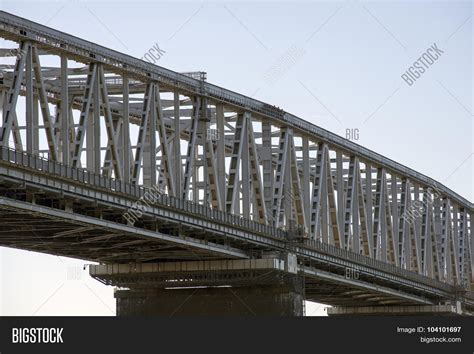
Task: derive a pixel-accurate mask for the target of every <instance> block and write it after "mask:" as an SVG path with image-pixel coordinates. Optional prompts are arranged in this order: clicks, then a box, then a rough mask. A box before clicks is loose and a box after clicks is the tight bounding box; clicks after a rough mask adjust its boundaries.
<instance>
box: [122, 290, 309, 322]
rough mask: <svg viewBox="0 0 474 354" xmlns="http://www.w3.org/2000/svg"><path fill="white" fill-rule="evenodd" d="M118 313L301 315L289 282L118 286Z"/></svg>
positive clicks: (298, 297)
mask: <svg viewBox="0 0 474 354" xmlns="http://www.w3.org/2000/svg"><path fill="white" fill-rule="evenodd" d="M115 298H116V299H117V316H137V315H138V316H167V317H168V316H215V315H244V316H261V315H270V316H302V315H303V296H302V294H301V292H300V291H297V289H296V287H295V286H293V285H291V284H282V285H261V286H242V287H209V288H195V289H192V288H191V289H146V290H142V289H140V290H119V291H116V292H115Z"/></svg>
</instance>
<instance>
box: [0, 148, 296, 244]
mask: <svg viewBox="0 0 474 354" xmlns="http://www.w3.org/2000/svg"><path fill="white" fill-rule="evenodd" d="M0 160H1V161H5V162H10V163H13V164H16V165H19V166H23V167H25V168H29V169H35V170H37V171H42V172H45V173H49V174H52V175H55V176H57V177H61V178H67V179H72V180H73V181H77V182H80V183H84V184H87V185H90V186H92V187H95V188H104V189H107V190H112V191H114V192H117V193H122V194H126V195H127V196H128V197H132V198H133V199H137V200H139V199H140V198H143V197H145V195H146V194H147V193H149V192H150V191H151V188H147V187H144V186H139V185H134V184H129V183H126V182H123V181H120V180H117V179H114V178H109V177H105V176H103V175H99V174H96V173H93V172H90V171H87V170H85V169H83V168H78V167H72V166H68V165H64V164H62V163H60V162H55V161H51V160H48V159H46V158H44V157H40V156H37V155H34V154H30V153H27V152H23V151H17V150H14V149H10V148H7V147H2V148H0ZM155 199H156V203H154V204H156V206H163V207H167V208H174V209H178V210H181V211H183V212H185V213H190V214H194V215H200V216H202V217H204V218H207V219H211V220H213V221H215V222H220V223H223V224H231V225H235V226H238V227H240V228H243V229H248V230H250V231H252V232H256V233H261V234H265V235H268V236H271V237H275V238H279V239H286V237H287V232H286V231H285V230H283V229H280V228H276V227H274V226H270V225H265V224H262V223H260V222H257V221H254V220H250V219H246V218H243V217H241V216H239V215H234V214H229V213H226V212H223V211H220V210H217V209H212V208H210V207H207V206H204V205H202V204H199V203H195V202H193V201H189V200H184V199H180V198H176V197H172V196H168V195H166V194H158V195H156V198H155Z"/></svg>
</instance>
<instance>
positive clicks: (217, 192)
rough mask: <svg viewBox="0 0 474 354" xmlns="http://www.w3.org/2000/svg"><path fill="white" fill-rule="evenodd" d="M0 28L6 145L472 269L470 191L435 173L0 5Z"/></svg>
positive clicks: (401, 261)
mask: <svg viewBox="0 0 474 354" xmlns="http://www.w3.org/2000/svg"><path fill="white" fill-rule="evenodd" d="M0 37H2V38H4V39H6V40H9V41H11V43H12V45H11V47H10V48H4V49H1V54H2V56H3V59H2V60H3V61H2V62H1V63H0V69H1V73H2V81H1V84H0V101H1V104H0V108H1V109H2V126H1V131H0V145H1V147H2V148H4V149H7V150H5V151H10V150H8V149H10V148H12V149H15V150H16V151H17V152H25V153H27V154H32V155H37V156H42V157H45V158H47V159H49V160H50V161H52V162H57V163H60V164H61V166H70V167H74V168H80V169H85V170H87V171H89V172H90V173H93V174H96V175H101V176H103V177H105V178H108V179H112V180H114V181H121V182H123V183H125V184H127V185H144V186H148V187H152V186H158V187H159V188H160V189H161V190H162V191H163V193H165V194H166V195H168V196H172V197H176V198H178V199H181V200H189V201H193V202H194V203H198V204H200V205H203V206H206V207H210V208H212V210H215V211H219V212H222V213H228V214H233V215H234V216H241V217H243V218H244V219H243V220H247V219H248V220H250V221H249V224H248V225H262V224H263V225H266V226H271V227H276V228H280V229H283V230H286V231H285V235H288V234H290V235H293V236H295V237H296V238H297V239H298V238H302V239H305V238H306V239H308V240H315V241H316V242H319V243H322V244H327V245H329V246H331V247H336V248H339V249H343V250H346V251H349V252H353V253H355V254H357V255H361V256H365V257H368V258H369V259H374V260H377V261H380V262H382V263H386V264H390V265H392V266H394V267H397V268H399V269H403V270H407V271H411V272H415V273H417V274H419V275H423V276H426V277H429V278H432V279H435V280H437V281H441V282H445V283H450V284H456V285H460V286H464V287H467V286H469V284H470V282H472V279H473V273H474V271H473V269H474V262H473V258H474V257H473V251H474V240H473V236H472V215H473V204H472V203H471V202H469V201H468V200H466V199H465V198H463V197H461V196H459V195H458V194H456V193H454V192H452V191H451V190H449V189H448V188H446V187H445V186H443V185H441V184H439V183H437V182H436V181H434V180H432V179H430V178H428V177H426V176H424V175H422V174H420V173H418V172H416V171H414V170H411V169H409V168H407V167H405V166H403V165H401V164H398V163H396V162H394V161H392V160H390V159H387V158H386V157H384V156H381V155H379V154H377V153H375V152H372V151H370V150H368V149H366V148H364V147H361V146H359V145H357V144H354V143H352V142H350V141H348V140H346V139H343V138H341V137H339V136H337V135H335V134H333V133H330V132H328V131H325V130H323V129H321V128H319V127H317V126H315V125H313V124H311V123H309V122H306V121H304V120H302V119H300V118H298V117H295V116H293V115H291V114H289V113H287V112H284V111H282V110H280V109H278V108H276V107H274V106H272V105H269V104H266V103H263V102H260V101H257V100H254V99H251V98H248V97H246V96H243V95H240V94H237V93H235V92H232V91H229V90H226V89H223V88H220V87H217V86H215V85H212V84H210V83H208V82H205V81H202V80H196V79H194V78H192V77H190V74H189V73H188V74H186V75H184V74H179V73H176V72H173V71H171V70H168V69H164V68H162V67H159V66H155V65H151V64H149V63H146V62H143V61H141V60H138V59H135V58H133V57H130V56H128V55H125V54H122V53H119V52H116V51H113V50H110V49H107V48H104V47H101V46H98V45H96V44H93V43H91V42H87V41H85V40H82V39H79V38H76V37H73V36H71V35H68V34H65V33H62V32H59V31H56V30H53V29H51V28H48V27H45V26H42V25H39V24H37V23H34V22H31V21H28V20H25V19H22V18H19V17H16V16H14V15H11V14H8V13H5V12H0ZM52 58H54V60H55V62H56V63H59V65H53V66H46V65H45V64H44V62H48V63H49V62H51V61H54V60H53V59H52ZM40 112H41V114H40ZM28 156H30V155H28ZM114 183H119V182H114ZM65 208H66V206H65ZM301 242H303V241H301Z"/></svg>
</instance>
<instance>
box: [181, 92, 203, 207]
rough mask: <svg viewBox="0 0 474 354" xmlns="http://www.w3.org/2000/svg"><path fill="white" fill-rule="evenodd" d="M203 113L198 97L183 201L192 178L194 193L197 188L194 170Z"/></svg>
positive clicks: (188, 154) (185, 174) (195, 100)
mask: <svg viewBox="0 0 474 354" xmlns="http://www.w3.org/2000/svg"><path fill="white" fill-rule="evenodd" d="M200 111H201V99H200V98H199V97H196V98H195V99H194V102H193V116H192V117H191V127H190V128H189V141H188V151H187V153H186V162H185V165H184V176H183V186H182V190H183V195H182V199H188V195H189V188H190V182H191V177H193V178H192V179H193V191H194V190H195V187H196V179H197V176H196V171H195V168H194V161H195V159H196V150H197V148H196V145H197V134H198V127H199V114H200ZM195 197H196V196H195V193H193V198H195Z"/></svg>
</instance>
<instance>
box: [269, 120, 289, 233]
mask: <svg viewBox="0 0 474 354" xmlns="http://www.w3.org/2000/svg"><path fill="white" fill-rule="evenodd" d="M289 136H290V132H289V131H288V129H287V128H280V139H279V142H278V159H277V167H276V172H275V181H274V190H273V205H272V220H273V223H274V226H276V227H279V226H280V224H281V220H282V218H281V202H282V199H283V196H284V195H283V190H284V184H285V174H286V167H287V163H286V160H287V158H288V144H289Z"/></svg>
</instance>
